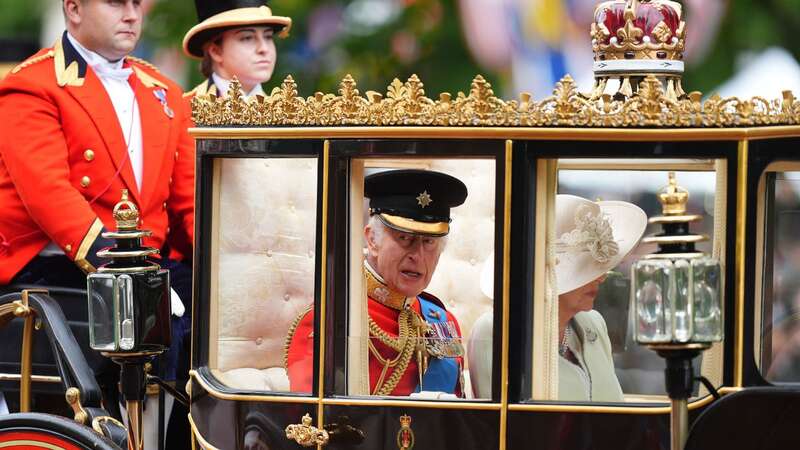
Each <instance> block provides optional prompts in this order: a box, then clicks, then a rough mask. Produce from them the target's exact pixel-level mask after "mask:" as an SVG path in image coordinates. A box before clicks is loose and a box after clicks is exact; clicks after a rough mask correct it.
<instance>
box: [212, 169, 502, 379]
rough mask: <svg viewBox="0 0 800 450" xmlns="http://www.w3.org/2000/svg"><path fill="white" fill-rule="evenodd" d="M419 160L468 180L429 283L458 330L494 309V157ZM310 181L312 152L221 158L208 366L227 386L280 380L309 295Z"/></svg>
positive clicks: (313, 208)
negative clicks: (487, 267) (213, 334)
mask: <svg viewBox="0 0 800 450" xmlns="http://www.w3.org/2000/svg"><path fill="white" fill-rule="evenodd" d="M375 163H377V164H375ZM410 163H412V164H413V165H414V166H416V167H418V166H419V161H415V162H410ZM371 165H372V166H375V165H380V162H376V161H371ZM425 166H426V167H429V168H431V169H433V170H438V171H442V172H446V173H449V174H451V175H454V176H456V177H457V178H459V179H460V180H462V181H463V182H464V183H465V184H466V185H467V188H468V190H469V196H468V198H467V201H466V203H465V204H464V205H462V206H460V207H458V208H456V209H454V210H453V211H452V214H451V215H452V218H453V222H452V226H451V233H450V235H449V237H448V242H447V246H446V248H445V250H444V253H443V254H442V256H441V258H440V260H439V266H438V268H437V270H436V274H435V275H434V277H433V280H432V281H431V284H430V286H429V288H428V289H427V290H428V291H429V292H431V293H432V294H434V295H436V296H437V297H439V298H440V299H441V300H442V301H444V303H445V304H446V306H447V308H448V309H449V310H451V311H453V313H454V314H455V316H456V317H457V318H458V320H459V322H460V325H461V329H462V334H463V335H464V337H465V338H466V337H468V336H469V333H470V330H471V328H472V324H473V323H474V322H475V320H476V319H477V318H478V317H479V316H480V315H481V314H483V313H484V312H487V311H491V310H492V301H491V300H490V299H489V298H488V297H486V296H485V295H484V294H483V293H481V290H480V286H479V281H480V274H481V269H482V267H483V263H484V261H485V260H486V259H487V258H488V257H489V255H490V254H491V253H492V252H493V250H494V223H495V217H494V212H495V164H494V161H485V160H483V161H481V160H466V159H461V160H448V161H445V160H433V161H431V160H427V161H425ZM392 167H396V164H392ZM316 183H317V161H316V160H315V159H313V158H311V159H270V160H265V159H246V158H241V159H229V160H225V161H224V162H223V163H222V164H221V170H220V184H219V188H220V199H219V210H220V216H219V223H220V227H219V235H218V245H219V247H218V250H217V251H218V252H219V253H218V254H219V260H218V269H217V270H218V289H217V292H216V294H217V302H216V305H217V308H218V317H219V322H218V326H217V328H218V338H217V343H216V345H212V348H214V347H215V348H216V349H217V355H216V367H214V366H213V364H212V367H211V369H212V370H213V371H214V373H215V374H216V375H217V376H218V377H219V378H220V380H221V381H222V382H224V383H226V384H227V385H229V386H231V387H234V388H239V389H247V390H263V391H286V390H288V379H287V378H286V374H285V371H284V370H283V353H284V348H283V347H284V342H285V337H286V334H287V332H288V329H289V326H290V324H291V323H292V321H293V320H294V319H295V318H296V317H297V315H298V314H299V313H301V312H302V311H303V310H304V309H305V308H306V307H307V306H308V305H310V304H311V303H313V300H314V297H313V295H314V256H315V255H314V249H315V246H316V243H315V230H316V221H317V220H319V217H317V203H316V199H317V193H316ZM211 359H212V361H214V358H211ZM467 364H468V362H467Z"/></svg>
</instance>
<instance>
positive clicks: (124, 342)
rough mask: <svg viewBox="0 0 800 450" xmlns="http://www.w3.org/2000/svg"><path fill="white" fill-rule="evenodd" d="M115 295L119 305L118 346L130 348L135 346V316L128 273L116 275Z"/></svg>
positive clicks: (124, 348) (131, 282)
mask: <svg viewBox="0 0 800 450" xmlns="http://www.w3.org/2000/svg"><path fill="white" fill-rule="evenodd" d="M117 295H118V296H119V297H118V298H119V306H120V322H119V347H120V348H121V349H122V350H131V349H133V348H134V347H135V346H136V337H135V334H134V333H135V332H134V329H135V328H136V327H135V326H134V321H135V320H136V317H135V313H134V308H133V279H132V278H131V277H130V276H129V275H120V276H119V277H117Z"/></svg>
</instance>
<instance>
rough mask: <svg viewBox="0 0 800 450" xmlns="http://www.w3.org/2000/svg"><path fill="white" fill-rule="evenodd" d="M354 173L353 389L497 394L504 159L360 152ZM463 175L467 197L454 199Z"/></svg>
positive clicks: (447, 395) (441, 395)
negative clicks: (497, 245) (380, 156)
mask: <svg viewBox="0 0 800 450" xmlns="http://www.w3.org/2000/svg"><path fill="white" fill-rule="evenodd" d="M408 169H414V170H418V171H419V172H416V173H413V174H408V173H406V175H402V174H400V175H398V173H399V172H397V171H399V170H408ZM434 172H435V173H438V174H446V175H448V176H449V177H453V178H449V177H448V178H440V175H438V174H437V175H433V177H434V179H430V178H429V177H430V176H432V175H430V174H431V173H434ZM351 173H352V174H353V175H352V179H351V191H352V192H353V196H352V197H351V199H352V204H354V205H355V204H356V203H358V207H357V208H354V209H357V211H352V212H351V225H350V227H351V230H350V236H351V238H350V239H351V249H352V251H351V255H352V261H351V263H350V270H351V279H350V292H351V298H350V299H349V329H348V339H347V343H348V349H347V357H348V358H347V359H348V362H347V365H348V379H347V385H348V392H347V393H348V394H349V395H377V396H410V397H412V398H415V397H416V398H432V399H440V400H455V399H467V398H469V399H472V398H490V397H491V384H492V383H491V378H492V323H493V319H492V318H493V300H492V297H493V290H494V284H493V274H494V256H493V255H494V250H495V249H494V239H495V217H494V213H495V181H496V177H495V161H494V160H479V159H459V160H447V159H403V160H377V159H369V160H356V161H353V162H352V171H351ZM379 174H380V175H381V176H383V175H388V176H389V177H394V178H388V179H386V181H379V180H378V181H371V180H377V178H373V177H376V176H378V175H379ZM365 180H367V181H366V182H365ZM453 180H456V181H453ZM372 183H374V184H372ZM458 183H463V184H464V185H465V186H466V189H467V196H466V199H465V200H464V202H463V204H459V205H457V206H456V205H453V206H452V207H447V206H445V205H448V206H449V203H450V202H455V203H461V201H460V200H457V199H455V198H453V197H457V195H455V194H454V192H455V191H457V190H458V188H457V186H456V185H457V184H458ZM365 186H366V187H365ZM365 191H366V192H365ZM366 196H370V197H371V198H366ZM356 197H357V198H358V199H357V198H356ZM437 202H438V205H437ZM436 206H439V208H440V209H434V207H436ZM442 207H444V208H443V209H442ZM448 210H449V211H448ZM448 213H449V218H450V222H449V223H448V221H447V214H448ZM443 215H444V216H443ZM446 233H447V234H446ZM445 234H446V236H445Z"/></svg>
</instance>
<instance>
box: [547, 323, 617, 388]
mask: <svg viewBox="0 0 800 450" xmlns="http://www.w3.org/2000/svg"><path fill="white" fill-rule="evenodd" d="M572 326H573V330H574V331H575V333H573V334H572V336H571V339H569V346H570V349H572V351H573V353H575V356H576V357H577V358H578V360H579V361H580V363H581V365H582V366H583V368H584V369H585V372H588V374H589V377H588V378H587V377H586V376H585V375H584V371H581V369H580V368H578V367H577V366H576V365H575V364H573V363H572V362H570V361H568V360H567V359H565V358H563V357H559V358H558V399H559V400H565V401H594V402H621V401H623V398H622V388H621V387H620V385H619V380H617V375H616V374H615V373H614V360H613V358H612V355H611V341H610V340H609V337H608V329H607V328H606V322H605V320H603V316H601V315H600V313H599V312H597V311H594V310H592V311H588V312H580V313H578V314H575V317H574V318H573V320H572ZM589 378H591V381H589ZM590 391H591V395H590Z"/></svg>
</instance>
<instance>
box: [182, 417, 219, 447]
mask: <svg viewBox="0 0 800 450" xmlns="http://www.w3.org/2000/svg"><path fill="white" fill-rule="evenodd" d="M186 416H187V417H188V418H189V426H190V427H191V428H192V438H193V440H192V447H194V439H197V440H198V441H200V447H201V448H203V449H204V450H220V449H218V448H217V447H214V446H213V445H211V443H209V442H208V441H207V440H206V439H205V438H204V437H203V435H202V434H200V430H198V429H197V425H195V424H194V419H192V413H189V414H187V415H186Z"/></svg>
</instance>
